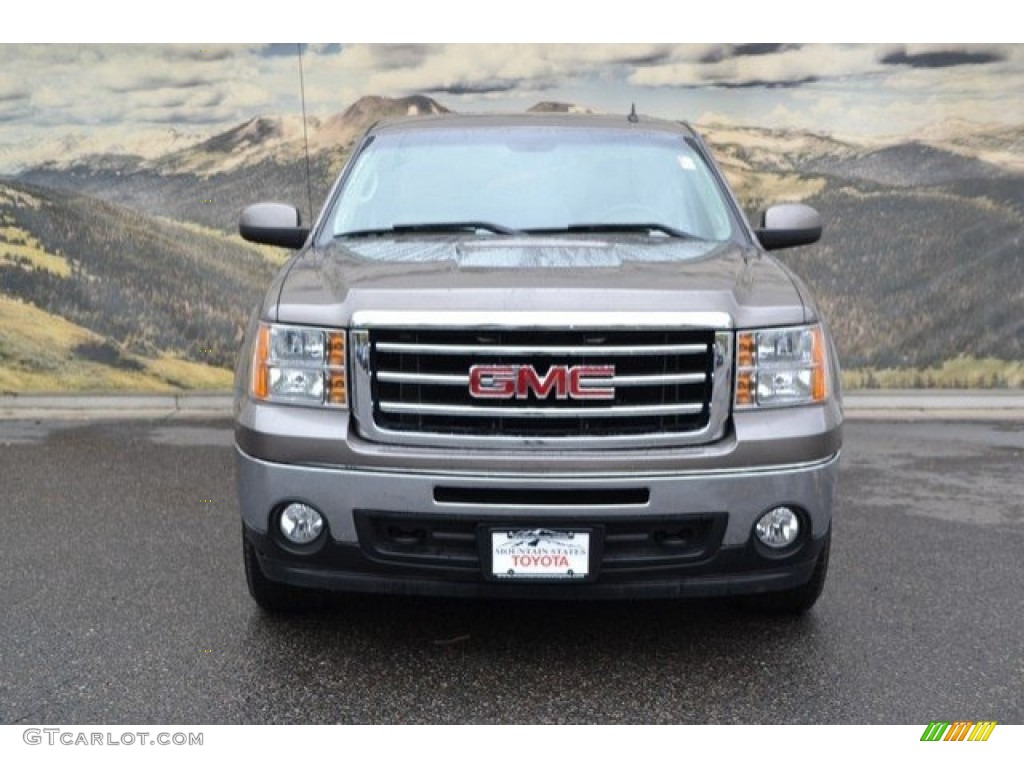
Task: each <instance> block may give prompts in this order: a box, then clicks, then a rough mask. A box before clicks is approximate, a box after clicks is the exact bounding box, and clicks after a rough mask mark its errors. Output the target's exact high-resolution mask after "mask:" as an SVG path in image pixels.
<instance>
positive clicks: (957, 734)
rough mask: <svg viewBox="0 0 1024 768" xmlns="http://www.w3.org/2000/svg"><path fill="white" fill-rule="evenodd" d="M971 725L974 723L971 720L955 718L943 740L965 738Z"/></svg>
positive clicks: (960, 739)
mask: <svg viewBox="0 0 1024 768" xmlns="http://www.w3.org/2000/svg"><path fill="white" fill-rule="evenodd" d="M972 725H974V723H972V722H969V721H964V720H957V721H956V722H954V723H953V724H952V725H951V726H950V727H949V731H948V732H947V733H946V738H944V739H943V741H963V740H964V739H966V738H967V733H968V731H970V730H971V726H972Z"/></svg>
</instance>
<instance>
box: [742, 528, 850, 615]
mask: <svg viewBox="0 0 1024 768" xmlns="http://www.w3.org/2000/svg"><path fill="white" fill-rule="evenodd" d="M831 546H832V531H831V530H829V532H828V533H827V534H826V536H825V546H824V547H822V550H821V554H820V555H818V561H817V563H815V565H814V572H813V573H812V574H811V578H810V579H808V580H807V582H806V583H805V584H801V585H800V586H799V587H793V588H792V589H783V590H780V591H778V592H764V593H762V594H758V595H746V596H744V597H742V598H740V605H742V606H743V607H744V608H747V609H750V610H754V611H757V612H758V613H767V614H773V615H778V616H783V615H790V616H794V615H799V614H801V613H806V612H807V611H809V610H810V609H811V608H812V607H813V606H814V604H815V603H816V602H817V601H818V598H819V597H820V596H821V590H822V589H824V587H825V577H826V575H827V574H828V554H829V549H831Z"/></svg>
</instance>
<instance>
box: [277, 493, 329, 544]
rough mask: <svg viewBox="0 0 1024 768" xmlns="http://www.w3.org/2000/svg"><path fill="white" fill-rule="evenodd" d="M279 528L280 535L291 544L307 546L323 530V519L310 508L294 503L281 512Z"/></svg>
mask: <svg viewBox="0 0 1024 768" xmlns="http://www.w3.org/2000/svg"><path fill="white" fill-rule="evenodd" d="M280 526H281V533H283V534H284V537H285V538H286V539H288V541H290V542H291V543H292V544H309V543H310V542H312V541H316V538H317V537H318V536H319V535H320V532H321V531H322V530H323V529H324V519H323V517H322V516H321V515H320V513H319V512H317V511H316V510H315V509H313V508H312V507H310V506H308V505H306V504H299V503H297V502H296V503H292V504H289V505H288V506H287V507H285V508H284V510H283V511H282V512H281V522H280Z"/></svg>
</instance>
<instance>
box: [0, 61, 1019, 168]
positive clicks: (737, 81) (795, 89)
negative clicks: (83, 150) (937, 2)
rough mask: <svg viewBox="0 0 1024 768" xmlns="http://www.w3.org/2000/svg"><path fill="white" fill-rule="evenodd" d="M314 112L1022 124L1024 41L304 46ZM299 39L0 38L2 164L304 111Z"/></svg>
mask: <svg viewBox="0 0 1024 768" xmlns="http://www.w3.org/2000/svg"><path fill="white" fill-rule="evenodd" d="M303 65H304V71H305V83H306V99H307V107H308V110H309V112H310V113H311V114H314V115H328V114H333V113H336V112H339V111H341V110H343V109H344V108H345V107H346V106H348V105H349V104H350V103H352V102H353V101H355V100H356V99H358V98H359V97H360V96H364V95H368V94H379V95H384V96H404V95H408V94H412V93H424V94H427V95H429V96H432V97H434V98H436V99H437V100H438V101H440V102H441V103H443V104H445V105H446V106H448V107H450V108H452V109H455V110H458V111H479V110H517V109H525V108H527V107H529V106H531V105H532V104H534V103H536V102H538V101H542V100H545V101H547V100H550V101H570V102H574V103H577V104H580V105H583V106H586V107H590V108H592V109H595V110H598V111H613V112H614V111H621V112H626V111H628V109H629V105H630V103H632V102H636V104H637V108H638V110H639V111H641V112H644V113H647V114H652V115H657V116H661V117H668V118H674V119H689V120H693V121H696V122H698V123H706V122H710V121H729V122H733V123H738V124H749V125H762V126H769V127H780V128H801V129H812V130H820V131H827V132H831V133H835V134H838V135H849V136H862V137H869V136H882V135H899V134H907V133H913V132H915V131H919V130H921V129H923V128H924V127H926V126H928V125H932V124H936V123H941V122H944V121H949V120H953V119H963V120H972V121H976V122H983V123H1012V124H1020V123H1024V99H1021V98H1020V94H1021V93H1024V45H1020V44H1017V45H993V44H972V45H958V44H944V45H931V44H929V45H923V44H915V45H900V44H892V45H876V44H854V45H826V44H799V45H798V44H793V45H790V44H763V43H759V44H745V45H744V44H733V45H716V44H685V45H658V44H630V45H592V44H566V45H553V44H547V45H541V44H536V45H534V44H489V45H473V44H449V45H443V44H438V45H421V44H403V45H384V44H377V45H309V46H303ZM300 108H301V107H300V101H299V71H298V57H297V46H296V45H294V44H278V45H253V46H246V45H229V46H225V45H199V44H196V45H63V44H62V45H17V44H4V45H0V171H3V170H10V169H11V167H12V166H16V165H18V164H19V163H23V162H28V161H31V160H32V159H33V157H32V154H33V151H32V148H33V147H35V148H37V149H39V148H41V147H43V146H46V147H48V148H49V147H52V146H53V141H54V140H56V139H58V138H59V137H61V136H65V135H69V134H70V135H75V136H77V137H79V139H81V138H82V137H89V138H90V139H91V140H93V141H94V142H95V144H96V146H97V148H101V147H102V146H103V145H104V144H105V143H107V144H110V145H116V144H117V143H118V142H119V141H120V142H122V144H120V145H118V146H121V147H122V148H128V149H131V148H133V146H134V145H133V144H132V140H133V139H134V141H136V142H138V141H142V140H144V139H146V137H150V136H156V135H158V134H159V133H160V132H163V133H166V132H167V131H169V130H173V131H176V132H179V133H182V134H186V135H209V134H211V133H213V132H215V131H217V130H219V129H221V128H226V127H229V126H231V125H234V124H236V123H239V122H241V121H243V120H247V119H249V118H250V117H253V116H256V115H271V114H297V113H298V112H299V111H300Z"/></svg>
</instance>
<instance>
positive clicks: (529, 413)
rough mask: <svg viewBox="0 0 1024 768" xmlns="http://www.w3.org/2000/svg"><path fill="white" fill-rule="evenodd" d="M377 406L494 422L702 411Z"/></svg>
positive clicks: (688, 407) (688, 406) (683, 407)
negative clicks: (495, 420)
mask: <svg viewBox="0 0 1024 768" xmlns="http://www.w3.org/2000/svg"><path fill="white" fill-rule="evenodd" d="M378 407H379V408H380V409H381V410H382V411H385V412H387V413H413V414H419V415H421V416H468V417H474V416H477V417H482V418H495V419H538V418H539V419H574V418H578V417H584V416H589V417H592V418H595V419H615V418H629V417H630V416H664V415H666V414H668V415H672V414H692V413H700V412H701V410H703V408H704V404H703V403H673V404H672V405H620V406H612V407H610V408H542V407H532V406H530V407H526V408H500V407H487V406H477V405H438V404H435V403H396V402H389V401H384V402H382V403H380V405H379V406H378ZM521 439H524V438H521Z"/></svg>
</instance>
